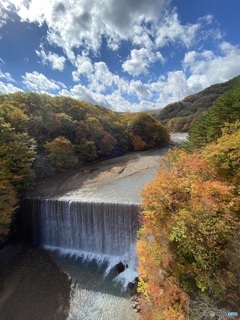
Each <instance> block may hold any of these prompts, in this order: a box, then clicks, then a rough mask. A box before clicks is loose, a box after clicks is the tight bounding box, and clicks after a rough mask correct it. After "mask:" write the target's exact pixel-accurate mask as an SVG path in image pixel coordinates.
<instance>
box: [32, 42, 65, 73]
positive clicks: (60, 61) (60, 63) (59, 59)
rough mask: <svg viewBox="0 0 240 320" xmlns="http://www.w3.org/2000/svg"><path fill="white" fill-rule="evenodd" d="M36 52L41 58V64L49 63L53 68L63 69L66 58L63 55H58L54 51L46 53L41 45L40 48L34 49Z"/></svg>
mask: <svg viewBox="0 0 240 320" xmlns="http://www.w3.org/2000/svg"><path fill="white" fill-rule="evenodd" d="M36 54H37V55H38V56H39V57H40V58H41V59H42V62H43V64H48V63H49V64H50V65H51V67H52V68H53V69H54V70H59V71H63V70H64V66H65V62H66V58H65V57H63V56H59V55H58V54H56V53H53V52H48V53H46V52H45V51H44V49H43V48H42V47H41V50H40V51H38V50H36Z"/></svg>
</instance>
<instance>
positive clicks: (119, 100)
mask: <svg viewBox="0 0 240 320" xmlns="http://www.w3.org/2000/svg"><path fill="white" fill-rule="evenodd" d="M60 95H64V96H70V97H72V98H75V99H79V100H83V101H88V102H91V103H93V104H98V105H102V106H105V107H107V108H110V109H112V110H114V111H119V112H126V111H136V110H134V106H133V105H132V104H131V103H130V102H129V101H127V100H126V99H124V98H123V97H122V96H121V95H120V94H119V92H117V91H114V92H112V93H111V94H108V95H103V94H100V93H97V92H92V91H91V90H89V89H87V88H86V87H84V86H82V85H80V84H79V85H76V86H74V87H73V88H72V89H71V90H70V91H67V90H61V91H60Z"/></svg>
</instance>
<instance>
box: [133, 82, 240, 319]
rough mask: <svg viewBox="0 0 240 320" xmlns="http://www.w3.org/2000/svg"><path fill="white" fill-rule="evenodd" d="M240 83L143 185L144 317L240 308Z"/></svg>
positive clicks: (206, 313) (179, 316) (205, 314)
mask: <svg viewBox="0 0 240 320" xmlns="http://www.w3.org/2000/svg"><path fill="white" fill-rule="evenodd" d="M239 120H240V84H239V81H238V82H235V84H234V86H233V87H232V88H231V90H229V91H228V92H226V93H224V94H223V95H222V96H221V97H219V99H217V100H216V101H215V102H214V104H213V105H212V107H211V108H210V109H209V110H208V111H207V112H205V113H204V114H202V115H201V116H200V117H199V118H198V119H197V120H196V121H195V124H194V125H193V126H192V128H191V130H190V131H189V142H188V143H187V145H186V146H185V148H183V149H181V150H178V149H176V150H171V151H169V152H168V153H167V155H166V157H165V160H164V161H163V163H162V165H161V170H160V171H159V173H158V174H157V176H156V178H155V180H154V181H153V182H150V183H148V184H147V186H146V187H145V189H144V190H143V192H142V194H143V198H144V200H143V210H142V212H141V219H142V228H141V229H140V231H139V239H138V243H137V245H138V257H139V273H140V281H139V285H138V291H139V294H140V297H139V300H140V305H141V310H142V315H143V318H144V319H154V320H155V319H159V320H160V319H161V320H164V319H165V320H185V319H192V320H206V319H212V318H211V314H216V315H217V314H221V315H222V318H221V319H229V318H228V317H227V310H230V311H235V312H238V313H240V309H239V306H240V291H239V289H240V272H239V264H240V247H239V241H240V188H239V186H240V121H239Z"/></svg>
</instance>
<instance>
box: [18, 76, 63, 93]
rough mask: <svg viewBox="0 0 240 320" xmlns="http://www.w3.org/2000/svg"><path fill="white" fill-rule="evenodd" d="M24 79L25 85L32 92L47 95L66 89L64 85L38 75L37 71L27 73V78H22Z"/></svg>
mask: <svg viewBox="0 0 240 320" xmlns="http://www.w3.org/2000/svg"><path fill="white" fill-rule="evenodd" d="M22 78H23V83H24V85H25V86H26V87H27V89H29V90H31V91H36V92H41V93H45V92H51V91H58V90H60V89H61V88H66V87H65V85H64V84H63V83H61V82H59V81H55V80H52V79H48V78H47V77H46V76H45V75H43V74H42V73H38V72H37V71H34V72H32V73H29V72H26V74H25V76H22Z"/></svg>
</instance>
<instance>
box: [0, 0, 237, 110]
mask: <svg viewBox="0 0 240 320" xmlns="http://www.w3.org/2000/svg"><path fill="white" fill-rule="evenodd" d="M239 30H240V1H238V0H201V1H200V0H197V1H192V0H172V1H169V0H121V1H119V0H48V1H43V0H0V93H10V92H15V91H19V90H23V91H36V92H39V93H47V94H51V95H65V96H70V97H73V98H76V99H80V100H85V101H90V102H92V103H94V104H99V105H102V106H105V107H108V108H111V109H112V110H115V111H132V112H136V111H142V110H148V109H156V108H157V109H159V108H162V107H164V106H166V105H167V104H169V103H171V102H174V101H178V100H180V99H182V98H184V97H185V96H187V95H190V94H193V93H195V92H198V91H200V90H203V89H204V88H206V87H208V86H210V85H211V84H214V83H220V82H224V81H227V80H229V79H231V78H233V77H234V76H237V75H239V74H240V33H239Z"/></svg>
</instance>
